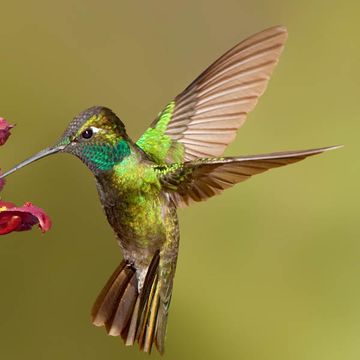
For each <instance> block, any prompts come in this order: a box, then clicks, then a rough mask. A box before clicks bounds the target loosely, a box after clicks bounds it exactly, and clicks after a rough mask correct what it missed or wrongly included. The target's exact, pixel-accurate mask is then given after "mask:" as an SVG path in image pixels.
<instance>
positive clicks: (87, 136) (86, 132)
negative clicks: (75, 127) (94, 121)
mask: <svg viewBox="0 0 360 360" xmlns="http://www.w3.org/2000/svg"><path fill="white" fill-rule="evenodd" d="M93 134H94V132H93V130H92V129H91V128H88V129H86V130H84V131H83V132H82V133H81V136H82V137H83V138H84V139H90V138H91V137H92V136H93Z"/></svg>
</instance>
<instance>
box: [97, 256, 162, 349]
mask: <svg viewBox="0 0 360 360" xmlns="http://www.w3.org/2000/svg"><path fill="white" fill-rule="evenodd" d="M159 259H160V256H159V252H156V253H155V255H154V257H153V259H152V261H151V263H150V265H149V268H148V271H147V274H146V277H145V281H144V284H143V286H142V289H141V291H140V294H139V292H138V280H137V277H136V269H135V268H134V267H133V266H131V265H130V264H129V263H128V262H127V261H125V260H124V261H123V262H122V263H121V264H120V265H119V267H118V268H117V269H116V270H115V272H114V273H113V275H112V276H111V277H110V279H109V281H108V282H107V284H106V285H105V287H104V289H103V290H102V291H101V293H100V295H99V296H98V298H97V300H96V302H95V304H94V306H93V310H92V319H93V324H94V325H96V326H105V328H106V331H107V333H108V334H109V335H111V336H121V337H122V339H123V340H124V342H125V344H126V345H130V346H131V345H134V343H135V341H137V342H138V343H139V347H140V350H142V351H144V352H147V353H150V352H151V349H152V345H153V344H154V343H155V344H157V343H158V338H159V334H157V329H158V328H161V329H164V328H166V324H161V326H159V320H160V319H159V316H158V315H159V312H158V309H159V304H160V283H159V281H158V276H159V275H158V267H159ZM163 321H164V318H163V319H162V320H161V322H163ZM165 321H166V318H165ZM161 336H162V337H164V336H165V333H162V335H161ZM163 343H164V339H162V341H161V344H162V346H161V348H160V347H159V346H157V348H158V350H159V352H161V353H163Z"/></svg>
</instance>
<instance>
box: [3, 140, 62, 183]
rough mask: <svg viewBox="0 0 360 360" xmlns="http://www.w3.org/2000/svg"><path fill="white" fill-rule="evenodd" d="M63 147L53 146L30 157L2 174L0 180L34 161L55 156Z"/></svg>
mask: <svg viewBox="0 0 360 360" xmlns="http://www.w3.org/2000/svg"><path fill="white" fill-rule="evenodd" d="M64 147H65V146H64V145H60V146H54V147H48V148H46V149H44V150H42V151H40V152H38V153H37V154H36V155H34V156H32V157H31V158H29V159H26V160H24V161H23V162H21V163H20V164H18V165H16V166H15V167H14V168H12V169H11V170H9V171H7V172H6V173H4V174H2V175H1V176H0V179H3V178H4V177H6V176H8V175H10V174H12V173H13V172H15V171H17V170H19V169H21V168H22V167H24V166H26V165H29V164H31V163H33V162H34V161H37V160H40V159H42V158H44V157H46V156H48V155H51V154H55V153H57V152H59V151H61V150H63V149H64Z"/></svg>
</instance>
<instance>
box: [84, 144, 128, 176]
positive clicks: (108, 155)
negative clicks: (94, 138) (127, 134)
mask: <svg viewBox="0 0 360 360" xmlns="http://www.w3.org/2000/svg"><path fill="white" fill-rule="evenodd" d="M130 152H131V151H130V146H129V144H128V143H127V141H126V140H123V139H122V140H120V141H119V142H118V143H117V144H116V145H111V144H87V145H86V146H84V148H83V153H82V156H83V157H84V160H85V161H86V162H87V163H88V164H89V165H90V167H92V168H94V170H101V171H108V170H110V169H112V168H113V166H114V165H115V164H117V163H119V162H121V161H122V160H123V159H124V158H125V157H127V156H129V155H130Z"/></svg>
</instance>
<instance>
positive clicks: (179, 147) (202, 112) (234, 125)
mask: <svg viewBox="0 0 360 360" xmlns="http://www.w3.org/2000/svg"><path fill="white" fill-rule="evenodd" d="M286 38H287V31H286V29H285V28H284V27H273V28H270V29H267V30H264V31H262V32H260V33H258V34H256V35H254V36H251V37H250V38H248V39H247V40H245V41H243V42H241V43H239V44H238V45H236V46H235V47H234V48H232V49H231V50H229V51H228V52H227V53H226V54H224V55H223V56H222V57H220V58H219V59H218V60H217V61H216V62H215V63H213V64H212V65H211V66H210V67H209V68H208V69H207V70H205V71H204V72H203V73H202V74H201V75H200V76H199V77H198V78H197V79H196V80H195V81H194V82H193V83H191V84H190V85H189V86H188V87H187V88H186V89H185V90H184V91H183V92H182V93H181V94H180V95H178V96H177V97H176V98H175V100H174V101H172V102H171V103H169V104H168V105H167V106H166V108H165V109H164V110H163V111H162V112H161V113H160V114H159V116H158V118H157V119H156V120H155V121H154V122H153V124H152V125H151V127H150V128H149V129H147V131H146V132H145V133H144V134H143V135H142V136H141V137H140V139H139V140H138V142H137V144H138V146H139V147H140V148H142V149H143V150H144V151H145V152H146V153H147V154H148V155H149V156H150V157H152V158H153V159H154V161H156V162H158V163H169V162H183V161H189V160H194V159H196V158H201V157H215V156H221V155H222V154H223V152H224V150H225V148H226V146H227V145H228V144H229V143H230V142H231V141H233V140H234V138H235V136H236V131H237V129H238V128H239V127H240V126H241V125H242V124H243V123H244V122H245V119H246V116H247V114H248V113H249V112H250V111H251V110H252V109H253V108H254V106H255V105H256V102H257V100H258V98H259V97H260V95H262V94H263V92H264V91H265V88H266V86H267V83H268V80H269V78H270V76H271V73H272V71H273V69H274V67H275V65H276V64H277V62H278V60H279V57H280V54H281V51H282V50H283V47H284V43H285V41H286Z"/></svg>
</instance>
